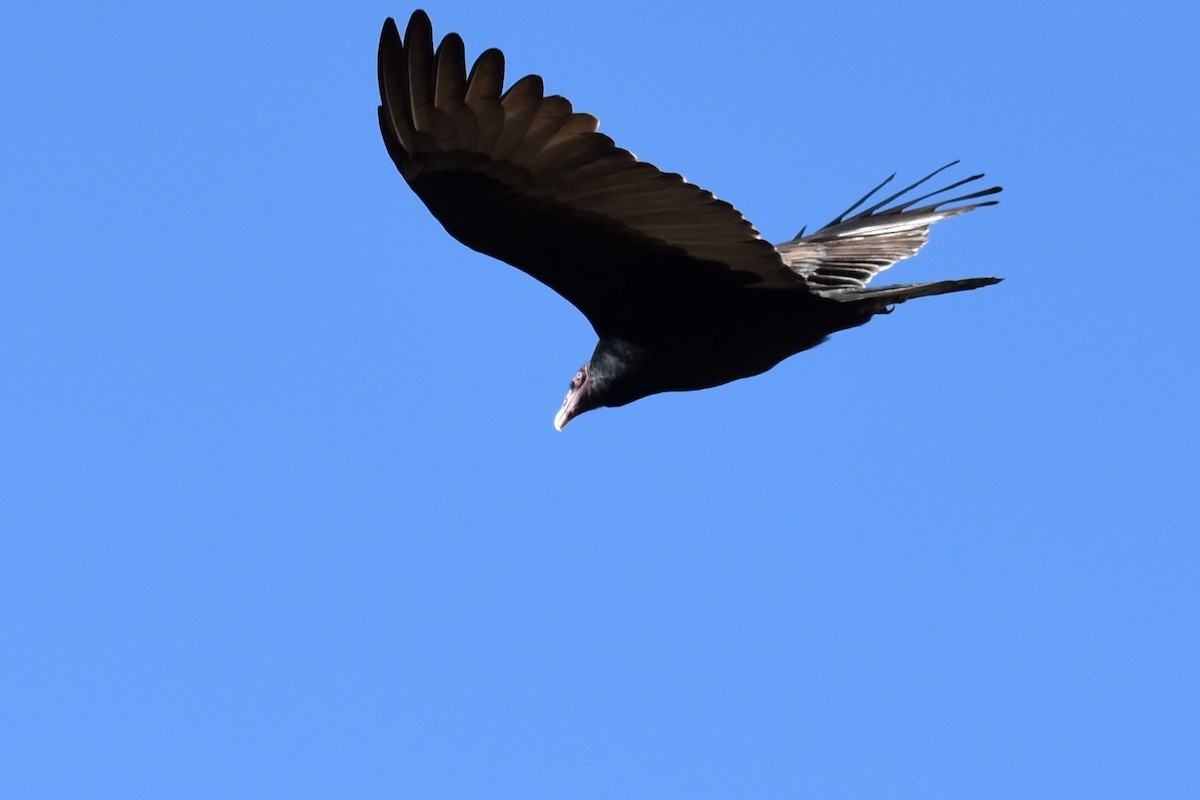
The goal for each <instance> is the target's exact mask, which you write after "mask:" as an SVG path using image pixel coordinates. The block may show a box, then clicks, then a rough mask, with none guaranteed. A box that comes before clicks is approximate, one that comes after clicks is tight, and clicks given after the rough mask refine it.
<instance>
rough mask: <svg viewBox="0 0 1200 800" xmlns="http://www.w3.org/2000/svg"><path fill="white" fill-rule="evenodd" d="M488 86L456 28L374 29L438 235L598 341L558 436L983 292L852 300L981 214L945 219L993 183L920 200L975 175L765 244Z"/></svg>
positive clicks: (391, 124)
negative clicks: (932, 239)
mask: <svg viewBox="0 0 1200 800" xmlns="http://www.w3.org/2000/svg"><path fill="white" fill-rule="evenodd" d="M503 82H504V58H503V55H502V54H501V53H500V51H498V50H487V51H485V52H484V53H483V54H481V55H480V57H479V59H478V60H477V61H476V62H475V64H474V66H473V67H472V69H471V72H470V74H467V72H466V62H465V58H464V52H463V43H462V40H461V39H460V38H459V37H458V36H457V35H456V34H450V35H448V36H446V37H445V38H444V39H443V40H442V42H441V44H440V45H439V46H438V47H437V49H436V51H435V50H434V47H433V33H432V28H431V25H430V22H429V18H428V17H427V16H426V15H425V13H424V12H422V11H417V12H415V13H414V14H413V16H412V18H411V20H410V21H409V24H408V29H407V30H406V32H405V35H404V38H403V40H401V37H400V34H399V31H398V30H397V28H396V25H395V23H394V22H393V21H392V20H390V19H389V20H387V22H385V23H384V27H383V34H382V36H381V38H380V43H379V89H380V97H381V101H382V105H381V106H380V108H379V123H380V129H381V131H382V133H383V139H384V142H385V143H386V145H387V149H388V152H389V154H390V155H391V157H392V160H393V161H394V162H395V163H396V167H397V168H398V169H399V170H400V173H401V174H402V175H403V176H404V178H405V180H407V181H408V183H409V185H410V186H411V187H412V189H413V191H414V192H416V194H417V196H418V197H420V198H421V200H422V201H423V202H424V203H425V205H426V206H427V207H428V208H429V210H430V211H431V212H433V215H434V216H435V217H436V218H437V219H438V220H439V221H440V222H441V223H442V225H444V226H445V228H446V230H447V231H448V232H449V233H450V234H451V235H452V236H454V237H455V238H456V239H458V240H459V241H460V242H462V243H463V244H465V245H467V246H468V247H471V248H473V249H475V250H478V251H479V252H482V253H486V254H488V255H491V256H494V257H495V258H498V259H500V260H502V261H505V262H507V263H509V264H511V265H513V266H515V267H517V268H518V269H520V270H522V271H523V272H526V273H528V274H529V275H531V276H533V277H534V278H536V279H537V280H539V281H541V282H542V283H544V284H546V285H547V286H549V287H550V288H552V289H554V290H555V291H556V292H558V293H559V294H560V295H562V296H563V297H564V298H566V299H567V300H568V301H570V302H571V303H572V304H574V305H575V306H576V307H577V308H578V309H579V310H580V311H581V312H583V314H584V315H585V316H587V318H588V320H589V321H590V322H591V323H592V326H593V327H594V328H595V330H596V333H597V335H598V336H599V339H600V340H599V343H598V344H597V346H596V350H595V353H594V354H593V355H592V358H591V360H590V361H589V363H588V364H585V365H584V366H583V367H582V368H581V369H580V371H579V372H578V373H577V374H576V376H575V380H574V381H573V382H572V388H571V391H570V393H568V395H567V398H566V399H565V400H564V402H563V407H562V410H560V412H559V414H558V416H557V417H556V418H555V425H556V427H560V428H561V426H562V425H564V424H566V422H568V421H569V420H570V419H571V418H572V417H574V416H576V415H578V414H579V413H582V412H583V411H587V410H589V409H591V408H596V407H599V406H620V405H624V404H626V403H630V402H632V401H634V400H637V399H639V398H642V397H646V396H647V395H651V394H655V393H658V392H667V391H685V390H691V389H703V388H707V387H710V386H717V385H720V384H722V383H728V382H729V381H732V380H737V379H739V378H745V377H749V376H751V375H757V374H759V373H762V372H765V371H766V370H768V369H770V368H771V367H773V366H775V365H776V364H778V363H779V362H780V361H782V360H783V359H785V358H787V357H788V356H790V355H793V354H795V353H798V352H800V351H802V350H806V349H808V348H810V347H814V346H815V345H817V344H819V343H820V342H821V341H823V340H824V339H825V338H826V337H827V336H828V335H829V334H831V333H834V332H836V331H839V330H844V329H846V328H851V327H854V326H856V325H861V324H863V323H864V322H866V321H867V320H869V319H870V318H871V317H872V316H874V315H875V314H877V313H880V312H882V311H885V310H887V309H888V308H889V307H890V306H892V305H894V304H896V303H901V302H903V301H905V300H908V299H911V298H913V297H922V296H927V295H934V294H944V293H947V292H955V291H962V290H965V289H974V288H977V287H979V286H984V285H987V284H991V283H996V282H997V280H998V279H996V278H971V279H966V280H953V281H940V282H937V283H924V284H908V285H904V286H891V287H883V288H880V289H868V288H866V285H867V283H868V282H869V281H870V280H871V278H873V277H874V276H875V275H876V274H878V273H879V272H881V271H882V270H884V269H886V268H888V267H889V266H891V265H892V264H894V263H895V262H896V261H899V260H900V259H903V258H907V257H909V256H911V255H914V254H915V253H916V252H917V251H918V250H919V249H920V248H921V246H922V245H924V243H925V240H926V236H927V234H928V230H929V226H930V225H931V224H933V223H934V222H936V221H938V220H940V219H944V218H946V217H949V216H953V215H955V214H960V213H963V212H966V211H970V210H972V209H974V208H977V207H979V206H981V205H990V204H991V203H992V202H994V201H986V202H980V203H975V204H968V205H957V206H951V207H947V206H948V205H949V204H953V203H961V202H962V201H969V200H975V199H977V198H981V197H984V196H986V195H991V194H994V193H996V192H998V191H1000V189H999V187H993V188H989V189H984V190H981V191H974V192H971V193H969V194H966V195H963V196H960V197H954V198H951V199H947V200H938V201H933V202H930V203H928V204H926V205H920V203H921V201H924V200H927V199H929V198H931V197H933V196H935V195H941V194H942V193H943V192H947V191H949V190H951V189H954V188H957V187H959V186H962V185H963V184H966V183H969V182H971V181H974V180H976V179H978V178H979V177H981V176H979V175H975V176H971V177H969V178H966V179H964V180H960V181H958V182H957V183H955V184H953V185H951V186H948V187H945V188H944V189H940V190H938V191H936V192H932V193H929V194H927V195H924V196H921V197H917V198H915V199H912V200H906V201H903V202H899V203H897V204H896V205H888V204H889V203H893V202H896V201H898V200H899V199H900V198H901V196H902V195H905V194H906V193H907V192H909V190H911V189H914V188H916V187H917V186H918V185H920V184H922V183H924V182H925V181H927V180H928V179H929V178H931V177H933V175H936V174H937V172H940V171H941V170H938V171H937V172H935V173H933V174H932V175H929V176H926V177H925V178H923V179H922V180H921V181H918V182H917V183H915V184H913V185H912V186H909V187H907V188H906V189H904V190H901V191H900V192H896V193H894V194H892V195H891V196H889V197H887V198H885V199H884V200H883V201H882V202H876V203H874V204H873V205H871V206H870V207H868V208H866V209H864V210H861V211H857V209H858V208H859V207H860V206H862V205H863V204H864V203H865V202H866V201H867V200H868V198H871V197H873V196H874V195H875V193H876V192H878V191H879V189H881V188H882V187H883V186H884V185H885V184H886V183H888V181H890V180H891V179H890V178H889V179H888V181H884V183H883V184H880V186H878V187H876V188H875V189H874V190H872V192H870V193H868V194H867V196H866V197H864V198H862V200H860V201H859V202H858V203H856V204H855V205H854V206H852V207H851V208H850V209H849V210H848V211H847V212H845V213H844V214H842V215H841V216H839V217H838V218H837V219H835V220H834V221H833V222H831V223H830V224H829V225H827V226H825V227H824V228H822V229H821V230H819V231H817V232H815V233H813V234H811V235H809V236H802V235H799V236H797V238H796V239H794V240H792V241H790V242H785V243H783V244H780V245H777V246H776V245H772V244H770V243H768V242H766V241H764V240H763V239H762V238H761V237H760V236H759V235H758V233H757V232H756V231H755V230H754V228H753V227H751V225H750V224H749V223H748V222H747V221H746V220H745V219H744V218H743V217H742V216H741V215H740V214H739V213H738V212H737V211H736V210H735V209H734V208H733V207H732V206H731V205H729V204H728V203H725V202H723V201H721V200H718V199H716V198H715V197H713V196H712V194H711V193H709V192H707V191H705V190H703V189H700V188H699V187H696V186H694V185H692V184H689V183H687V182H686V181H684V180H683V178H682V177H681V176H679V175H676V174H672V173H663V172H661V171H660V170H658V169H657V168H656V167H654V166H653V165H651V164H647V163H645V162H639V161H638V160H637V159H636V158H634V156H633V155H632V154H630V153H629V152H628V151H625V150H622V149H620V148H619V147H617V146H616V145H615V144H614V143H613V141H612V140H611V139H609V138H608V137H607V136H604V135H603V134H601V133H598V132H597V131H596V128H597V125H598V123H597V120H596V119H595V117H592V116H590V115H587V114H580V113H576V112H574V111H573V110H572V108H571V105H570V103H569V102H567V100H565V99H564V98H562V97H558V96H549V97H547V96H544V94H543V89H542V80H541V78H539V77H538V76H536V75H529V76H526V77H524V78H521V79H520V80H519V81H517V82H516V83H515V84H513V85H512V86H511V87H510V88H509V89H508V90H507V91H503ZM947 166H949V165H947ZM943 169H945V167H943ZM914 206H915V207H914ZM856 211H857V213H852V212H856ZM802 233H803V232H802Z"/></svg>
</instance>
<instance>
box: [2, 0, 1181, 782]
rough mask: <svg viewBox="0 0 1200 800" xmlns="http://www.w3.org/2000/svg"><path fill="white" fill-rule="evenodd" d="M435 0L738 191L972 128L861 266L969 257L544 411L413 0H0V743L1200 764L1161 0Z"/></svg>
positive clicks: (595, 760)
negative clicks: (944, 175) (430, 162)
mask: <svg viewBox="0 0 1200 800" xmlns="http://www.w3.org/2000/svg"><path fill="white" fill-rule="evenodd" d="M429 10H430V13H431V16H432V18H433V22H434V27H435V32H436V34H437V35H439V36H440V35H442V34H444V33H446V32H448V31H450V30H455V31H458V32H460V33H462V34H463V35H464V37H465V39H466V42H467V50H468V56H469V57H470V58H473V57H474V56H475V55H477V54H478V53H479V52H480V50H482V49H483V48H485V47H489V46H499V47H502V48H503V49H504V50H505V52H506V54H507V55H508V64H509V77H510V81H511V80H512V79H515V78H516V77H518V76H520V75H523V74H525V73H527V72H538V73H540V74H542V75H544V76H545V78H546V83H547V88H548V91H550V92H561V93H563V94H565V95H566V96H568V97H569V98H571V100H572V101H573V102H574V104H575V106H576V108H578V109H579V110H582V111H588V112H590V113H593V114H596V115H597V116H599V117H600V118H601V120H602V128H601V129H602V130H603V131H605V132H607V133H609V134H610V135H612V136H613V137H614V138H615V139H616V140H617V141H618V142H619V143H621V144H622V145H624V146H626V147H628V148H630V149H631V150H633V151H634V152H635V153H637V154H638V155H639V156H640V157H641V158H644V159H646V160H649V161H652V162H654V163H656V164H658V165H660V166H662V167H663V168H665V169H668V170H673V171H680V172H683V173H684V174H685V175H686V176H687V177H688V178H689V179H690V180H692V181H694V182H696V183H699V184H700V185H702V186H705V187H707V188H710V189H712V190H713V191H714V192H716V193H717V194H718V195H719V196H720V197H722V198H725V199H728V200H730V201H731V202H733V203H734V204H735V205H736V206H737V207H738V208H739V209H740V210H741V211H742V212H743V213H745V214H746V216H747V217H748V218H749V219H750V220H752V221H753V222H754V223H755V224H756V225H757V226H758V228H759V230H761V231H762V232H763V235H764V236H765V237H766V238H768V239H771V240H775V241H779V240H782V239H785V238H788V237H790V236H791V235H792V234H794V233H795V231H796V230H797V229H798V228H799V227H800V226H801V225H802V224H808V225H810V226H811V225H819V224H821V223H824V222H826V221H827V220H828V219H829V218H831V217H832V216H833V215H835V214H836V213H837V212H839V211H841V210H842V209H843V208H844V207H845V206H846V205H848V204H849V202H850V201H852V200H854V199H855V198H857V197H858V196H859V195H860V194H861V193H862V192H863V191H865V190H866V189H867V188H869V187H870V186H872V185H874V183H875V182H877V181H878V180H879V179H880V178H882V177H883V176H885V175H887V174H888V173H890V172H892V171H894V170H898V171H899V172H900V173H901V179H903V178H916V177H919V176H920V175H922V174H924V172H925V171H928V170H929V169H932V168H934V167H937V166H939V165H941V164H943V163H945V162H946V161H948V160H950V159H953V158H962V159H963V160H964V164H963V166H962V167H961V168H960V169H961V171H960V173H958V174H960V175H966V174H969V173H970V172H972V171H976V170H986V171H987V172H988V176H989V179H992V180H995V181H996V182H998V183H1001V184H1003V185H1004V186H1005V193H1004V194H1003V195H1002V196H1001V197H1002V203H1001V204H1000V205H999V206H998V207H995V208H988V209H984V210H981V211H978V212H975V213H973V214H971V215H968V216H966V217H960V218H956V219H954V220H952V221H949V222H946V223H943V224H940V225H938V226H937V229H936V230H935V231H934V234H933V237H932V239H933V241H932V243H931V245H930V246H929V248H928V249H927V250H926V251H924V252H923V253H922V255H921V256H920V257H919V258H918V259H916V260H915V261H908V262H905V263H904V264H902V265H901V266H900V267H898V268H897V269H896V270H895V271H894V272H892V273H889V274H888V275H887V276H885V278H888V279H891V280H894V281H901V282H903V281H917V280H935V279H940V278H950V277H967V276H973V275H1000V276H1004V277H1006V279H1007V280H1006V281H1005V282H1004V283H1003V284H1001V285H1000V286H997V287H990V288H987V289H983V290H980V291H976V292H971V293H967V294H962V295H956V296H952V297H939V298H932V299H925V300H918V301H914V302H912V303H910V304H907V305H905V306H903V307H901V308H900V309H898V310H897V312H896V313H895V314H893V315H892V316H890V317H886V318H879V319H876V320H875V321H874V322H872V323H871V324H870V325H868V326H867V327H865V328H860V329H857V330H854V331H850V332H847V333H843V334H840V335H838V336H836V337H835V338H834V339H833V340H832V341H830V342H829V343H827V344H825V345H823V346H822V347H820V348H819V349H817V350H815V351H812V352H810V353H807V354H805V355H803V356H800V357H797V358H795V359H793V360H791V361H788V362H786V363H784V364H783V365H781V366H780V367H778V368H776V369H775V370H774V371H772V372H770V373H769V374H767V375H765V376H762V377H759V378H755V379H753V380H748V381H741V382H738V383H735V384H732V385H728V386H725V387H721V388H718V389H714V390H711V391H706V392H700V393H690V394H677V395H661V396H657V397H653V398H650V399H647V400H644V401H641V402H639V403H636V404H634V405H632V406H628V407H626V408H623V409H618V410H601V411H597V412H594V413H591V414H587V415H585V416H583V417H581V418H579V419H577V420H576V421H575V422H573V423H572V424H571V425H570V426H569V427H568V428H567V429H566V431H565V432H563V433H562V434H558V433H555V431H554V430H553V429H552V427H551V424H550V423H551V419H552V417H553V414H554V412H555V410H556V409H557V408H558V405H559V402H560V401H561V398H562V395H563V392H564V391H565V389H566V385H567V382H568V381H569V379H570V377H571V375H572V374H573V373H574V371H575V369H576V368H577V367H578V365H579V364H580V363H582V362H583V361H584V360H585V359H586V358H587V357H588V356H589V355H590V353H591V350H592V346H593V343H594V337H593V334H592V332H591V330H590V328H589V326H588V324H587V322H586V321H585V320H584V319H583V318H582V317H581V316H580V315H579V314H578V313H577V312H576V311H575V310H574V309H573V308H571V307H570V306H569V305H567V304H566V303H564V302H562V301H561V300H560V299H559V298H558V297H557V296H555V295H554V294H553V293H552V292H550V291H549V290H548V289H546V288H545V287H543V286H541V285H539V284H537V283H536V282H534V281H533V280H531V279H529V278H528V277H526V276H525V275H523V274H521V273H519V272H517V271H516V270H513V269H510V268H508V267H506V266H504V265H501V264H499V263H498V262H494V261H491V260H489V259H488V258H486V257H483V256H480V255H478V254H476V253H473V252H471V251H469V250H467V249H466V248H464V247H462V246H460V245H459V244H457V243H456V242H454V241H453V240H452V239H450V238H449V237H448V236H447V235H446V234H445V233H444V232H443V231H442V230H441V228H440V226H439V225H438V224H437V223H436V222H435V221H434V220H433V219H432V218H431V217H430V216H429V214H428V213H427V212H426V211H425V209H424V207H423V206H421V205H420V203H419V202H418V201H417V200H416V198H415V197H414V196H413V195H412V194H411V192H409V190H408V189H407V187H406V186H405V185H404V183H403V181H402V180H401V179H400V177H399V176H398V175H397V174H396V172H395V170H394V168H393V166H392V164H391V163H390V161H389V159H388V158H387V155H386V154H385V152H384V148H383V145H382V143H381V141H380V139H379V134H378V131H377V127H376V119H375V106H376V104H377V95H376V87H375V64H374V60H375V46H376V41H377V36H378V31H379V26H380V23H381V22H382V21H383V18H384V17H385V16H387V15H389V14H391V15H394V16H396V17H398V18H399V19H400V20H401V24H403V21H404V20H405V19H406V18H407V16H408V14H409V12H410V11H411V9H410V8H408V7H404V6H396V5H386V4H380V3H374V2H372V3H332V4H313V3H309V4H303V3H301V4H291V5H284V4H279V5H278V6H275V7H269V6H263V5H249V6H247V5H245V4H243V3H222V2H215V3H206V4H185V5H178V6H163V5H162V4H157V3H155V4H149V3H123V4H76V3H64V4H51V3H28V2H26V3H18V4H17V5H16V6H15V7H14V6H12V5H8V6H6V7H5V10H4V11H3V12H0V23H2V24H0V104H2V107H3V109H4V113H3V121H2V122H0V131H2V136H3V139H4V147H3V156H2V157H0V188H2V191H0V369H2V373H0V435H2V437H3V438H2V441H0V493H2V494H0V528H2V536H0V604H2V606H0V642H2V644H0V754H2V757H0V796H3V797H12V798H91V797H121V798H127V797H197V798H211V797H254V798H270V797H279V798H302V797H314V798H318V797H320V798H323V797H405V798H442V797H446V798H468V797H472V798H473V797H479V798H485V797H486V798H510V797H511V798H528V797H570V798H590V797H595V798H615V797H689V798H706V797H713V798H717V797H779V798H783V797H788V798H791V797H820V798H837V797H913V798H932V797H946V798H958V797H975V798H1014V797H1021V798H1034V797H1053V798H1062V797H1088V798H1102V797H1155V798H1194V797H1200V758H1198V756H1200V679H1198V676H1200V630H1198V628H1200V625H1198V622H1197V618H1198V617H1197V610H1198V608H1200V544H1198V543H1197V534H1198V532H1200V514H1198V512H1197V509H1196V500H1197V493H1198V491H1200V463H1198V462H1200V458H1198V456H1197V449H1198V445H1200V426H1198V425H1197V423H1196V419H1195V417H1196V413H1197V408H1198V406H1200V388H1198V387H1200V382H1198V380H1197V355H1198V350H1200V335H1198V334H1200V325H1198V324H1197V307H1196V306H1197V297H1198V295H1200V278H1198V275H1200V266H1198V265H1197V263H1196V251H1195V234H1196V230H1197V224H1196V193H1197V190H1198V189H1197V187H1198V185H1200V181H1198V179H1200V154H1198V150H1200V148H1198V146H1197V142H1198V141H1200V130H1198V128H1200V126H1198V125H1197V122H1198V116H1200V112H1198V110H1197V109H1198V106H1200V103H1198V102H1197V98H1198V97H1200V91H1198V90H1200V63H1198V62H1200V59H1198V58H1197V56H1196V46H1197V45H1196V31H1197V30H1200V12H1197V11H1196V6H1195V4H1191V3H1178V4H1172V3H1159V4H1150V5H1148V6H1142V7H1134V6H1128V5H1119V4H1108V5H1105V4H1086V5H1085V4H1080V3H1063V4H1059V3H1045V2H1041V3H1025V2H1014V3H993V4H986V5H985V4H949V3H917V4H896V3H884V2H864V3H858V4H853V5H847V4H844V3H837V4H834V3H823V4H810V3H798V4H791V5H789V4H784V3H742V4H738V5H736V6H734V5H729V4H718V3H703V2H701V3H695V4H688V5H687V7H686V8H684V7H682V6H680V5H679V4H678V3H660V4H657V5H654V4H649V3H645V2H640V3H630V2H612V3H607V4H603V5H600V6H597V5H588V6H583V5H578V6H569V5H564V4H562V3H549V2H519V3H467V2H446V3H437V4H435V5H432V6H431V7H429ZM884 282H887V281H884Z"/></svg>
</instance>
